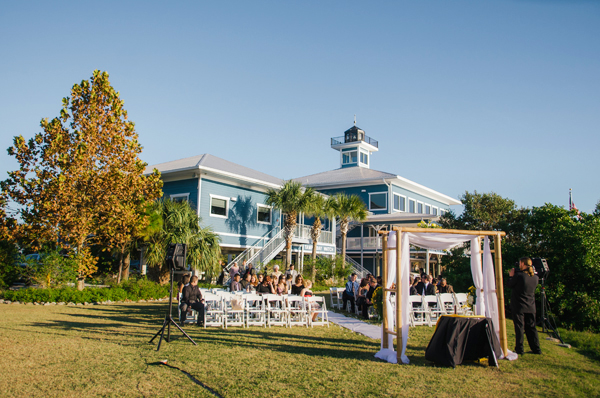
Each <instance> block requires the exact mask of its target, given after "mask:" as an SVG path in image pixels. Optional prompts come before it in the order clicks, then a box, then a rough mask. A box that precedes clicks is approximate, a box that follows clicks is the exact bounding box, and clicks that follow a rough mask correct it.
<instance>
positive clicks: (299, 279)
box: [292, 275, 304, 296]
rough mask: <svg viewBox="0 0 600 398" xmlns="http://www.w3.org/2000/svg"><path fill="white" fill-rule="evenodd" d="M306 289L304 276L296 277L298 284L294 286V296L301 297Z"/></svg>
mask: <svg viewBox="0 0 600 398" xmlns="http://www.w3.org/2000/svg"><path fill="white" fill-rule="evenodd" d="M302 289H304V279H302V275H298V276H296V283H294V284H293V285H292V294H294V295H296V296H299V295H300V293H301V292H302Z"/></svg>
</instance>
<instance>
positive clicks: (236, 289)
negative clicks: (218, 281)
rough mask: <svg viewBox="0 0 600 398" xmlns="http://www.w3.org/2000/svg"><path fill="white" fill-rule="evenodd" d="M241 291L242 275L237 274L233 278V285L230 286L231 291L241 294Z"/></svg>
mask: <svg viewBox="0 0 600 398" xmlns="http://www.w3.org/2000/svg"><path fill="white" fill-rule="evenodd" d="M240 290H242V284H241V283H240V274H235V275H234V276H233V281H231V285H230V286H229V291H231V292H239V291H240Z"/></svg>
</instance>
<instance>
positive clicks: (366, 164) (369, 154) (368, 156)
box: [358, 148, 371, 167]
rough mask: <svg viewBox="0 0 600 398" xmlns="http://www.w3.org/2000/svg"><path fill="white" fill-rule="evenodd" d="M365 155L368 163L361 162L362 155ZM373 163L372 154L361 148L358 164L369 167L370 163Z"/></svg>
mask: <svg viewBox="0 0 600 398" xmlns="http://www.w3.org/2000/svg"><path fill="white" fill-rule="evenodd" d="M361 153H363V154H365V155H367V163H363V162H361V160H360V154H361ZM370 162H371V153H370V152H369V151H367V150H365V149H362V148H359V150H358V163H360V164H364V165H365V166H367V167H369V163H370Z"/></svg>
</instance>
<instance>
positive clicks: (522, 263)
mask: <svg viewBox="0 0 600 398" xmlns="http://www.w3.org/2000/svg"><path fill="white" fill-rule="evenodd" d="M508 275H509V276H510V279H509V280H508V283H507V285H508V287H510V288H511V289H512V294H511V296H510V307H511V310H512V313H513V322H514V324H515V352H516V353H517V354H523V329H525V334H526V335H527V342H528V343H529V348H531V351H533V353H534V354H541V353H542V350H541V349H540V342H539V339H538V333H537V329H536V328H535V288H536V287H537V285H538V281H539V279H538V276H537V275H535V272H534V271H533V267H532V262H531V259H530V258H529V257H523V258H520V259H519V263H518V268H516V267H515V268H513V269H511V270H510V272H509V273H508Z"/></svg>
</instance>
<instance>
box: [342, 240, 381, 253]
mask: <svg viewBox="0 0 600 398" xmlns="http://www.w3.org/2000/svg"><path fill="white" fill-rule="evenodd" d="M360 240H361V238H346V250H360ZM362 240H363V247H362V248H363V250H376V249H381V238H378V237H372V238H369V237H365V238H362Z"/></svg>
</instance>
